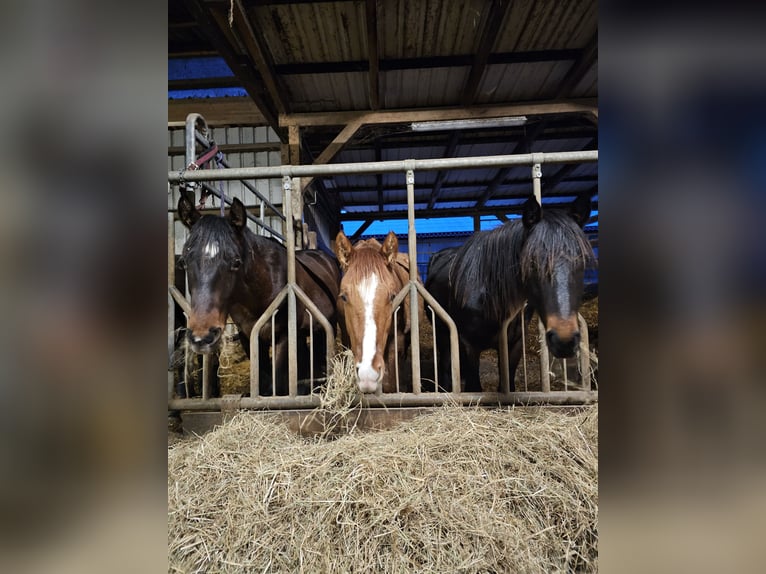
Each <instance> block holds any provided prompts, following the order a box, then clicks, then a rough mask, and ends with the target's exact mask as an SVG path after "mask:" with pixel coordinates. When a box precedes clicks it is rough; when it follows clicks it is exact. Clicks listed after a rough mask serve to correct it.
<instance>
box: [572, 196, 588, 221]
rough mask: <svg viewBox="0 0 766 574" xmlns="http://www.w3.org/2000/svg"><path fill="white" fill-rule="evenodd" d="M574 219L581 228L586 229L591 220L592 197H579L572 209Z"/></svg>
mask: <svg viewBox="0 0 766 574" xmlns="http://www.w3.org/2000/svg"><path fill="white" fill-rule="evenodd" d="M570 213H571V215H572V218H573V219H574V220H575V221H576V222H577V225H579V226H580V227H585V224H586V223H588V219H590V197H589V196H587V195H578V196H577V199H575V200H574V203H573V204H572V207H571V208H570Z"/></svg>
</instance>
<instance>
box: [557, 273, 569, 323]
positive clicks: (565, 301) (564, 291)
mask: <svg viewBox="0 0 766 574" xmlns="http://www.w3.org/2000/svg"><path fill="white" fill-rule="evenodd" d="M553 284H554V286H555V289H556V299H558V303H559V312H560V313H561V316H562V317H569V314H570V309H569V275H568V273H567V266H566V264H565V263H563V262H562V263H557V264H556V267H555V269H554V278H553Z"/></svg>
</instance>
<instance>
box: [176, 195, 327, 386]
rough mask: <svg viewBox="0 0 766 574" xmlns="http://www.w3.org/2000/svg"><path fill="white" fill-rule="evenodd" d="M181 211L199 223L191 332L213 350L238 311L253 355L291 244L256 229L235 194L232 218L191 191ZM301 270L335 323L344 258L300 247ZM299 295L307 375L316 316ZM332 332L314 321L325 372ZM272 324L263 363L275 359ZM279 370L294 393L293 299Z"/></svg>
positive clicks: (302, 281) (194, 232) (282, 316)
mask: <svg viewBox="0 0 766 574" xmlns="http://www.w3.org/2000/svg"><path fill="white" fill-rule="evenodd" d="M178 214H179V218H180V219H181V221H182V222H183V224H184V225H186V227H188V228H189V229H190V230H191V233H190V234H189V238H188V240H187V241H186V243H185V244H184V247H183V255H182V256H183V260H184V264H185V267H186V272H187V275H188V280H189V291H190V295H191V308H192V314H191V317H189V328H188V331H187V336H188V340H189V344H190V345H191V347H192V349H193V350H194V352H196V353H210V352H211V351H213V350H215V349H216V348H217V346H218V345H219V343H220V340H221V335H222V333H223V329H224V326H225V324H226V318H227V316H228V315H231V318H232V319H233V320H234V322H235V323H236V325H237V327H238V328H239V331H240V340H241V342H242V346H243V347H244V350H245V353H247V355H248V357H249V356H250V341H249V337H250V333H251V331H252V328H253V326H254V325H255V323H256V321H257V320H258V318H259V317H260V316H261V315H262V314H263V312H264V311H265V310H266V308H267V307H268V306H269V305H270V304H271V302H272V301H273V300H274V299H275V298H276V296H277V295H278V294H279V292H280V291H281V290H282V288H283V287H284V286H285V284H286V283H287V249H286V248H285V247H284V246H283V245H282V244H280V243H279V242H277V241H276V240H274V239H271V238H266V237H262V236H259V235H256V234H255V233H253V232H252V231H251V230H250V229H248V227H247V225H246V222H247V213H246V211H245V206H244V205H243V204H242V202H241V201H239V199H236V198H235V199H234V200H233V202H232V204H231V208H230V210H229V214H228V216H227V217H221V216H217V215H204V216H203V215H201V214H200V213H199V212H198V211H197V209H196V207H195V206H194V204H193V202H192V201H191V200H190V199H189V198H188V197H186V196H185V195H183V196H182V197H181V199H180V200H179V202H178ZM295 259H296V265H295V274H296V282H297V284H298V286H299V287H300V288H301V289H302V290H303V291H304V292H305V293H306V295H307V296H308V297H309V298H310V299H311V300H312V301H313V302H314V303H315V304H316V306H317V307H318V308H319V310H320V311H321V312H322V314H323V315H324V316H325V317H326V318H327V320H328V321H329V322H330V324H331V325H334V324H335V319H336V318H335V299H336V297H337V295H338V282H339V279H340V271H339V269H338V264H337V262H336V261H335V260H334V259H333V258H332V257H331V256H330V255H328V254H326V253H324V252H323V251H319V250H310V249H309V250H303V251H297V252H296V254H295ZM305 309H306V308H305V306H304V305H303V304H301V302H300V299H298V301H297V319H298V342H299V345H298V359H299V369H302V371H303V373H301V371H300V370H299V376H301V374H303V375H304V376H305V373H306V371H307V370H308V369H307V364H308V363H307V357H308V352H307V349H306V348H305V347H306V345H305V341H306V337H307V336H308V335H309V316H308V313H306V311H305ZM324 337H325V334H324V330H323V329H322V328H321V326H320V324H319V322H318V321H316V320H315V321H314V333H313V340H314V356H315V357H316V358H317V359H318V360H317V366H318V367H319V369H320V371H319V372H321V370H322V369H323V368H324V367H325V365H324V364H323V363H324V361H323V358H324V356H325V353H324V349H325V346H324V345H325V338H324ZM270 344H271V324H270V322H267V323H266V325H265V326H264V328H263V329H262V330H261V332H260V333H259V348H260V357H261V365H269V364H270V361H269V360H268V348H269V345H270ZM272 355H273V357H274V365H275V369H276V375H277V377H276V380H277V389H276V394H280V395H282V394H287V380H286V375H287V359H288V357H287V302H286V301H285V302H284V304H283V305H282V307H280V310H279V312H278V313H277V315H276V321H275V343H274V345H273V348H272ZM268 371H269V368H265V369H264V368H262V369H261V377H260V381H259V386H260V394H261V395H270V394H272V393H271V390H272V389H271V376H270V374H269V373H268Z"/></svg>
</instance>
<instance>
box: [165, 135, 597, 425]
mask: <svg viewBox="0 0 766 574" xmlns="http://www.w3.org/2000/svg"><path fill="white" fill-rule="evenodd" d="M597 160H598V151H595V150H594V151H577V152H556V153H531V154H520V155H500V156H483V157H466V158H446V159H425V160H412V159H411V160H403V161H379V162H361V163H346V164H325V165H299V166H294V165H282V166H272V167H250V168H227V169H216V170H204V171H191V172H186V173H182V172H174V171H171V172H168V182H169V183H183V182H195V181H199V182H202V181H214V180H237V179H268V178H275V177H281V178H282V181H283V194H284V196H283V202H282V203H283V206H284V208H285V221H286V230H287V231H286V233H285V239H286V241H285V243H286V247H287V251H288V277H287V284H286V286H285V288H284V289H283V290H282V292H280V294H279V295H278V296H277V299H275V300H274V302H273V303H272V305H271V306H270V307H269V309H267V310H266V311H265V312H264V313H263V315H262V316H261V317H260V318H259V319H258V321H257V322H256V324H255V326H254V328H253V331H252V332H251V337H250V341H251V361H252V363H251V385H250V387H251V396H250V397H237V398H236V400H235V403H236V406H237V407H238V408H272V409H287V408H290V409H293V408H312V407H316V406H319V402H320V399H319V397H318V396H316V395H308V396H299V395H298V394H297V365H296V357H297V340H296V332H297V327H296V320H297V317H296V311H295V309H296V297H298V298H299V299H300V300H301V302H302V303H303V304H304V305H306V307H308V308H309V310H310V311H311V312H314V313H315V314H316V318H317V319H319V322H320V324H321V326H322V328H324V329H325V331H326V334H327V335H328V336H327V341H328V343H327V349H326V352H327V358H328V362H327V368H328V369H329V368H330V362H329V359H330V355H331V353H332V348H331V345H332V342H333V341H332V335H331V333H332V331H331V326H330V325H329V323H328V322H327V319H326V318H324V317H323V316H322V314H321V313H319V311H318V309H316V307H315V306H313V303H312V302H311V301H310V300H309V299H308V298H307V297H306V295H305V293H303V291H302V290H301V289H300V287H299V286H298V285H297V283H296V282H295V241H294V234H293V229H292V225H291V220H292V213H291V212H290V207H289V206H290V205H291V194H292V193H295V192H296V191H297V193H298V194H300V193H301V189H300V179H299V178H300V177H311V176H315V177H316V176H329V175H344V174H370V173H393V172H404V175H405V181H406V186H407V219H408V256H409V266H410V280H409V283H408V285H406V286H405V287H404V288H403V289H402V290H401V291H400V292H399V293H398V294H397V296H396V297H395V299H394V301H393V305H392V307H393V309H394V310H396V309H397V308H398V307H399V305H401V303H402V302H403V301H404V298H405V297H410V303H411V304H410V311H411V318H410V322H411V337H412V339H411V340H412V344H411V345H410V353H411V363H412V389H413V392H412V393H401V392H397V393H389V394H382V395H381V394H377V395H363V396H360V397H359V399H358V400H359V404H361V405H363V406H369V407H375V406H428V405H439V404H443V403H445V402H455V403H458V404H478V403H481V404H510V403H521V404H587V403H593V402H595V401H596V400H597V397H598V393H597V391H591V390H590V375H589V374H587V373H586V372H585V371H583V377H587V381H588V382H587V385H586V386H585V389H586V390H579V391H551V390H550V385H549V384H548V385H547V388H546V384H545V380H543V385H544V386H543V391H541V392H527V391H524V392H518V391H516V392H511V391H510V390H509V375H510V374H509V373H508V363H507V349H508V347H507V327H508V324H509V323H510V321H511V320H512V319H509V320H508V322H507V323H506V324H505V325H504V326H503V328H502V329H501V334H500V337H501V343H500V349H501V352H500V356H499V359H500V360H499V364H500V365H501V369H500V386H499V392H497V393H465V392H461V390H460V366H459V352H458V333H457V328H456V326H455V323H454V321H453V320H452V318H451V317H450V316H449V314H448V313H447V312H446V311H445V310H444V309H443V308H442V307H441V305H439V303H438V302H437V301H436V300H435V299H434V298H433V296H431V294H430V293H428V291H427V290H426V289H425V287H424V286H423V285H422V284H421V283H419V282H418V281H417V238H416V233H415V197H414V184H415V171H416V170H419V171H434V170H449V169H481V168H488V167H507V166H511V165H529V166H531V168H532V179H533V190H534V194H535V196H536V197H537V199H538V201H540V199H541V198H540V178H541V177H542V170H541V165H542V164H545V163H582V162H595V161H597ZM293 178H295V179H294V180H293ZM169 221H171V223H172V215H170V216H169ZM169 278H170V276H169ZM171 285H172V283H171ZM171 293H172V289H171ZM418 294H420V295H421V296H422V297H423V299H424V300H425V302H426V303H427V304H428V305H429V306H430V307H431V309H432V310H433V312H435V313H436V314H437V315H438V316H439V318H440V319H441V320H442V321H444V323H445V324H446V325H447V327H448V329H449V331H450V354H451V358H452V360H451V373H450V376H451V378H452V392H450V393H440V392H434V393H423V392H421V379H420V377H421V371H420V345H419V341H420V325H419V317H418V304H417V296H418ZM285 298H287V302H288V314H289V317H288V357H289V369H288V373H287V375H288V387H289V396H271V397H265V396H258V392H257V391H258V381H259V369H260V365H259V358H258V344H257V333H258V332H259V331H260V328H261V327H262V326H263V325H265V323H266V321H268V320H270V319H271V317H272V315H273V313H274V312H275V311H276V309H277V308H278V307H279V306H280V304H281V303H282V302H283V301H284V299H285ZM432 320H434V319H433V318H432ZM522 321H523V316H522ZM581 325H584V323H582V322H581ZM584 331H585V332H586V333H587V327H586V328H585V329H584ZM312 339H313V337H312ZM503 341H504V342H503ZM503 347H504V348H503ZM503 351H504V352H503ZM587 352H588V347H587V337H585V344H582V343H581V346H580V353H581V357H580V360H581V363H584V364H585V365H589V363H588V359H587ZM583 353H585V354H586V355H585V357H583ZM504 361H505V365H504V367H503V362H504ZM541 362H542V363H543V365H541V369H542V371H546V372H547V369H548V364H547V360H546V361H541ZM434 368H435V369H437V368H438V367H437V366H436V365H434ZM203 387H204V385H203ZM227 405H228V408H231V398H229V399H225V398H211V397H209V396H208V395H207V394H205V393H203V397H202V399H177V398H173V396H172V392H171V391H169V400H168V407H169V408H170V409H172V410H179V409H189V410H209V409H213V410H217V409H221V408H223V407H224V406H227Z"/></svg>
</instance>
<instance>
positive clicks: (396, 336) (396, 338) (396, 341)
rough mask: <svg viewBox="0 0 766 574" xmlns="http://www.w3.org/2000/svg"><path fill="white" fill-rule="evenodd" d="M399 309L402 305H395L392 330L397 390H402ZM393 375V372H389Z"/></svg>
mask: <svg viewBox="0 0 766 574" xmlns="http://www.w3.org/2000/svg"><path fill="white" fill-rule="evenodd" d="M399 309H401V307H394V330H393V331H391V333H392V334H393V338H394V372H395V376H396V392H397V393H398V392H401V389H400V388H399ZM388 376H389V377H390V376H391V373H389V374H388Z"/></svg>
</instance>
